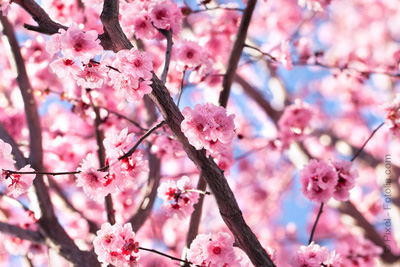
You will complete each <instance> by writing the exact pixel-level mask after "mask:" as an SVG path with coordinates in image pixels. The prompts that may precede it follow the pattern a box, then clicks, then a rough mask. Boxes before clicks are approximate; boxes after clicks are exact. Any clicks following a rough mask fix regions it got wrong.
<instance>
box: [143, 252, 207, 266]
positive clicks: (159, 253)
mask: <svg viewBox="0 0 400 267" xmlns="http://www.w3.org/2000/svg"><path fill="white" fill-rule="evenodd" d="M139 250H145V251H149V252H153V253H156V254H158V255H161V256H164V257H167V258H170V259H171V260H175V261H180V262H183V263H187V264H190V265H194V266H199V267H201V265H197V264H193V263H191V262H190V261H185V260H182V259H179V258H176V257H174V256H171V255H168V254H165V253H162V252H160V251H157V250H155V249H149V248H142V247H139Z"/></svg>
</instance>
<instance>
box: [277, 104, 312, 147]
mask: <svg viewBox="0 0 400 267" xmlns="http://www.w3.org/2000/svg"><path fill="white" fill-rule="evenodd" d="M313 115H314V113H313V111H312V109H311V107H310V106H309V105H308V104H306V103H304V102H302V101H300V100H296V101H295V103H294V104H293V105H290V106H288V107H286V108H285V111H284V112H283V114H282V116H281V117H280V118H279V121H278V125H279V138H280V139H281V141H282V143H283V146H284V147H288V146H289V144H290V142H292V141H296V140H298V139H299V138H300V137H301V136H303V134H304V133H305V132H306V130H307V129H308V128H309V127H310V122H311V119H312V117H313Z"/></svg>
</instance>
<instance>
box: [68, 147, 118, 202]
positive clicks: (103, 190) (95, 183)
mask: <svg viewBox="0 0 400 267" xmlns="http://www.w3.org/2000/svg"><path fill="white" fill-rule="evenodd" d="M97 166H98V160H97V158H96V156H95V155H94V154H92V153H90V154H88V155H87V156H86V158H85V159H84V160H83V162H82V163H81V166H80V167H78V169H77V171H79V172H80V173H78V174H76V177H77V180H76V182H77V186H81V187H83V191H85V193H86V194H87V195H88V196H90V197H91V198H93V199H95V200H97V201H101V200H102V199H103V198H104V197H105V196H106V195H108V194H109V193H110V191H111V189H112V188H111V187H110V186H109V183H108V179H107V177H106V176H107V172H103V171H98V170H97V168H98V167H97Z"/></svg>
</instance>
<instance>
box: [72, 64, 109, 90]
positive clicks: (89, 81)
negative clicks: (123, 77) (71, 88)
mask: <svg viewBox="0 0 400 267" xmlns="http://www.w3.org/2000/svg"><path fill="white" fill-rule="evenodd" d="M106 71H107V68H106V67H105V66H103V65H101V64H98V65H93V64H88V65H86V66H84V68H83V70H79V71H74V72H72V74H73V76H74V78H75V80H76V83H77V84H78V85H79V86H81V87H82V88H91V89H94V88H101V86H102V85H103V83H104V82H105V81H106V80H107V74H106Z"/></svg>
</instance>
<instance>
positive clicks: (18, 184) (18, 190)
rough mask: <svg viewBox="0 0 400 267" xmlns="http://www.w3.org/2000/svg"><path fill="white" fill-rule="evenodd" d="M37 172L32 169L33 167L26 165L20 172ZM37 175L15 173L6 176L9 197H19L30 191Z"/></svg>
mask: <svg viewBox="0 0 400 267" xmlns="http://www.w3.org/2000/svg"><path fill="white" fill-rule="evenodd" d="M34 171H35V170H34V169H32V168H31V165H29V164H28V165H26V166H25V167H23V168H22V169H20V170H19V172H34ZM35 177H36V174H19V173H14V174H10V175H8V176H6V182H7V183H8V186H7V195H9V196H10V195H12V196H13V197H18V196H20V195H22V194H24V193H26V192H27V191H28V189H29V188H31V186H32V183H33V180H34V179H35Z"/></svg>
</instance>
